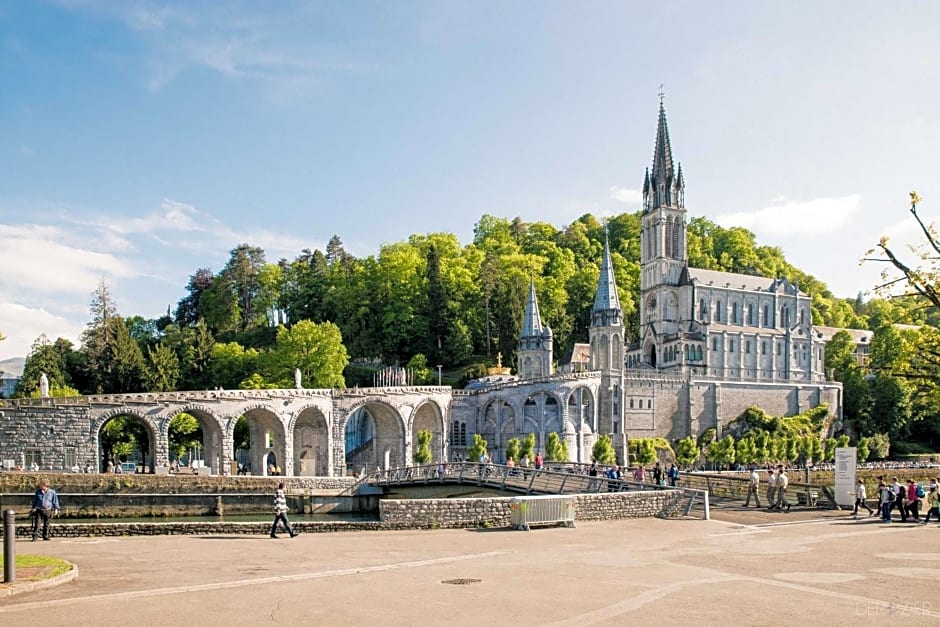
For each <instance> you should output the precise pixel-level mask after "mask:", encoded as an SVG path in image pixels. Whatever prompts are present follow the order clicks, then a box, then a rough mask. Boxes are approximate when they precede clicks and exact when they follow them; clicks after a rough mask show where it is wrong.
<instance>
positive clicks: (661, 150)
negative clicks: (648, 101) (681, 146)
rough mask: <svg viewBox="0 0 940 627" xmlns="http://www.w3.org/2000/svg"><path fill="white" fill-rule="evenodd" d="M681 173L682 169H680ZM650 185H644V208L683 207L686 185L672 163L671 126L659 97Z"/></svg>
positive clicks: (648, 209) (648, 174) (647, 209)
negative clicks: (683, 194)
mask: <svg viewBox="0 0 940 627" xmlns="http://www.w3.org/2000/svg"><path fill="white" fill-rule="evenodd" d="M679 171H680V173H681V171H682V167H681V166H680V167H679ZM647 176H648V177H649V184H647V183H646V182H644V184H643V208H644V210H645V211H651V210H653V209H656V208H658V207H681V206H683V205H684V203H685V201H684V199H683V200H682V201H681V202H680V200H679V198H680V196H681V192H683V191H684V186H685V185H684V183H683V182H682V179H681V177H677V176H676V173H675V168H674V167H673V161H672V145H671V144H670V142H669V124H668V123H667V122H666V106H665V104H663V96H662V94H660V96H659V122H658V124H657V126H656V144H655V146H654V148H653V171H652V173H650V172H647Z"/></svg>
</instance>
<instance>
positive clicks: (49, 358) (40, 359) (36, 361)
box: [15, 334, 71, 396]
mask: <svg viewBox="0 0 940 627" xmlns="http://www.w3.org/2000/svg"><path fill="white" fill-rule="evenodd" d="M43 373H46V378H47V379H48V380H49V394H50V396H56V394H53V393H52V391H53V390H55V389H60V388H66V387H68V386H69V384H70V383H71V381H70V380H69V377H68V374H67V373H66V365H65V357H64V356H63V355H62V353H61V352H60V351H59V350H58V349H57V348H56V345H54V344H52V343H50V342H49V338H47V337H46V335H45V334H42V335H40V336H39V337H38V338H36V341H34V342H33V344H32V346H31V347H30V351H29V355H27V356H26V362H25V363H24V364H23V374H22V375H21V376H20V381H19V383H17V384H16V391H15V395H16V396H34V395H35V396H39V391H40V390H39V378H40V377H41V376H42V374H43Z"/></svg>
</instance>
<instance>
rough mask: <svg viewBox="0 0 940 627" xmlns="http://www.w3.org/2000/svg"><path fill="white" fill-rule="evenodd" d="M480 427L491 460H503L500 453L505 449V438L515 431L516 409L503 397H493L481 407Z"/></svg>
mask: <svg viewBox="0 0 940 627" xmlns="http://www.w3.org/2000/svg"><path fill="white" fill-rule="evenodd" d="M481 426H482V429H480V435H482V436H483V438H484V439H485V440H486V442H487V449H488V450H489V454H490V457H491V458H492V459H493V461H500V462H501V461H504V460H503V458H502V455H503V454H504V453H505V450H506V440H508V439H509V438H511V437H515V436H513V435H508V436H507V433H509V434H511V433H515V432H516V431H517V429H516V409H515V408H514V407H513V406H512V404H510V403H509V401H507V400H506V399H504V398H494V399H491V400H490V401H488V402H487V403H486V405H485V406H484V407H483V419H482V425H481Z"/></svg>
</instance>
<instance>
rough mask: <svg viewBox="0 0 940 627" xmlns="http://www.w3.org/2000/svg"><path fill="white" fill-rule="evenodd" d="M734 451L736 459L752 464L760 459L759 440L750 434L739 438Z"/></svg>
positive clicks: (746, 464) (744, 463)
mask: <svg viewBox="0 0 940 627" xmlns="http://www.w3.org/2000/svg"><path fill="white" fill-rule="evenodd" d="M734 451H735V452H734V456H735V460H736V461H737V462H738V463H739V464H743V465H745V466H750V465H751V464H753V463H754V462H756V461H757V460H758V448H757V442H756V441H755V440H754V438H752V437H750V436H747V437H743V438H741V439H739V440H738V441H737V443H736V444H735V450H734Z"/></svg>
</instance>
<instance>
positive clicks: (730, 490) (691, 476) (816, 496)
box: [680, 472, 839, 509]
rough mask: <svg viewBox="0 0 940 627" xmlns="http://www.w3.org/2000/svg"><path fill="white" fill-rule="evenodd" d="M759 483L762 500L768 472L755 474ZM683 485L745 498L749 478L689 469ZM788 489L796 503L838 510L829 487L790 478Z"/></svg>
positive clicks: (713, 494) (730, 497)
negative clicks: (689, 471)
mask: <svg viewBox="0 0 940 627" xmlns="http://www.w3.org/2000/svg"><path fill="white" fill-rule="evenodd" d="M758 474H759V475H760V480H761V483H760V485H759V486H758V489H759V490H760V492H759V494H760V497H761V500H764V497H765V495H766V492H767V482H766V479H767V473H766V472H763V473H758ZM680 481H682V482H683V484H684V485H683V487H688V486H694V487H695V488H698V489H704V490H707V491H708V493H709V494H711V495H712V496H717V497H719V498H728V499H742V500H743V499H744V498H745V497H746V496H747V490H748V486H750V483H751V480H750V475H748V474H737V475H735V474H724V473H704V472H692V473H684V474H683V475H682V477H681V479H680ZM787 492H788V494H789V495H791V496H795V498H796V502H798V503H800V504H804V505H807V506H809V507H817V506H818V507H827V508H832V509H839V506H838V505H837V504H836V501H835V495H834V494H833V492H832V489H831V488H830V487H829V486H826V485H821V484H817V483H803V482H799V481H793V480H791V481H790V482H789V483H788V484H787Z"/></svg>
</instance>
